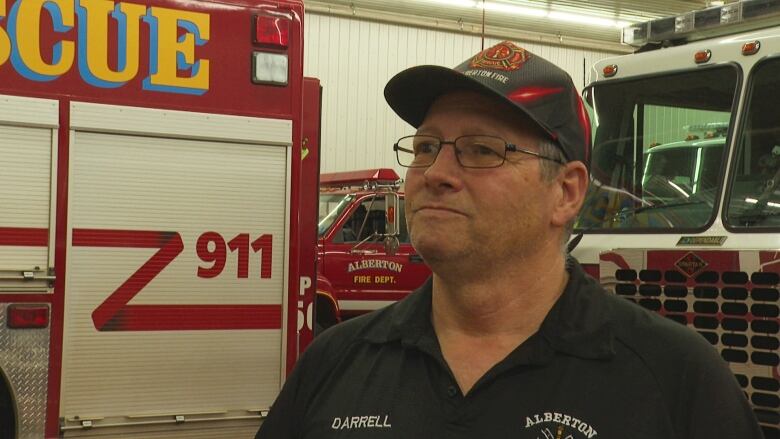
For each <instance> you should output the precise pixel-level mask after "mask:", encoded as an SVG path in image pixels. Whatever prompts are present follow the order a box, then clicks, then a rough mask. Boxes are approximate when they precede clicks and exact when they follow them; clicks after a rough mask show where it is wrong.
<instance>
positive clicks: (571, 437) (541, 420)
mask: <svg viewBox="0 0 780 439" xmlns="http://www.w3.org/2000/svg"><path fill="white" fill-rule="evenodd" d="M525 428H526V430H531V431H532V432H536V436H535V437H534V439H585V438H588V439H591V438H594V437H596V436H598V432H596V429H595V428H593V426H591V425H590V424H588V423H587V422H585V421H583V420H581V419H578V418H576V417H574V416H571V415H567V414H564V413H558V412H544V413H538V414H535V415H531V416H527V417H526V418H525Z"/></svg>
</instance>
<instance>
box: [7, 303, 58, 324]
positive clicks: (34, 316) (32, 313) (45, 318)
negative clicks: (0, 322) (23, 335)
mask: <svg viewBox="0 0 780 439" xmlns="http://www.w3.org/2000/svg"><path fill="white" fill-rule="evenodd" d="M7 309H8V327H9V328H15V329H21V328H45V327H47V326H49V307H48V306H46V305H9V306H8V308H7Z"/></svg>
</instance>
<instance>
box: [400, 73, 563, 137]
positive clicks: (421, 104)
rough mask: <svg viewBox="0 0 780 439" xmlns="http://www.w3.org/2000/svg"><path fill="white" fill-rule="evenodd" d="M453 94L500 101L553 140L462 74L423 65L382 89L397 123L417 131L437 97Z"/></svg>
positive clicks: (492, 92)
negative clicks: (473, 94)
mask: <svg viewBox="0 0 780 439" xmlns="http://www.w3.org/2000/svg"><path fill="white" fill-rule="evenodd" d="M456 90H470V91H475V92H477V93H480V94H483V95H486V96H489V97H492V98H495V99H498V100H500V101H504V102H506V103H508V104H509V105H510V106H511V107H512V108H514V109H516V110H517V111H518V112H519V113H520V114H522V115H524V116H525V117H527V118H528V119H530V120H531V121H533V122H534V123H535V124H536V125H537V126H539V127H540V128H541V129H542V131H544V132H545V133H547V135H549V136H550V137H551V138H555V136H554V135H553V134H552V132H551V131H550V129H548V128H547V127H546V126H545V125H544V124H542V123H540V122H539V121H538V120H536V118H535V117H533V116H532V115H531V114H530V113H529V112H527V111H526V110H525V109H524V108H523V107H521V106H519V105H518V104H517V103H515V102H512V101H511V100H509V99H508V98H507V97H506V96H504V95H502V94H501V93H499V92H497V91H496V90H493V89H492V88H490V87H488V86H486V85H483V84H481V83H480V82H478V81H476V80H474V79H472V78H470V77H468V76H466V75H464V74H463V73H460V72H458V71H456V70H452V69H449V68H447V67H442V66H433V65H424V66H417V67H411V68H409V69H406V70H404V71H402V72H400V73H398V74H397V75H395V76H394V77H392V78H391V79H390V81H388V83H387V85H386V86H385V100H386V101H387V103H388V104H389V105H390V108H392V109H393V111H395V112H396V114H398V116H400V117H401V119H403V120H405V121H406V122H407V123H409V124H410V125H411V126H413V127H415V128H418V127H419V126H420V125H422V122H423V120H425V115H426V114H427V113H428V109H429V108H430V107H431V105H432V104H433V102H434V101H435V100H436V99H437V98H438V97H439V96H442V95H444V94H446V93H449V92H453V91H456Z"/></svg>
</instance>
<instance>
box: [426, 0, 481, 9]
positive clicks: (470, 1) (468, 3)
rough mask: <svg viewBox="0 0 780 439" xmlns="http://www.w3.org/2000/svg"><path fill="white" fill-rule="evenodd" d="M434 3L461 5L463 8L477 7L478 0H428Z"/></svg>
mask: <svg viewBox="0 0 780 439" xmlns="http://www.w3.org/2000/svg"><path fill="white" fill-rule="evenodd" d="M428 1H429V2H432V3H441V4H443V5H447V6H459V7H461V8H476V7H477V2H476V1H474V0H428Z"/></svg>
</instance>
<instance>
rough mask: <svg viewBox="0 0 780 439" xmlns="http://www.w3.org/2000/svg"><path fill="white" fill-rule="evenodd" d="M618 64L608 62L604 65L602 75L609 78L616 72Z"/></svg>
mask: <svg viewBox="0 0 780 439" xmlns="http://www.w3.org/2000/svg"><path fill="white" fill-rule="evenodd" d="M617 71H618V66H617V64H610V65H608V66H605V67H604V77H605V78H611V77H613V76H615V75H616V74H617Z"/></svg>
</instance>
